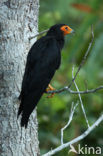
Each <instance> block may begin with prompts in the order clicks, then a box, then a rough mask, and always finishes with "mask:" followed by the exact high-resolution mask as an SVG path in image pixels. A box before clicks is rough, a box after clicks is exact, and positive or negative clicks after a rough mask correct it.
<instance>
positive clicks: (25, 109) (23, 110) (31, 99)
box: [17, 93, 42, 128]
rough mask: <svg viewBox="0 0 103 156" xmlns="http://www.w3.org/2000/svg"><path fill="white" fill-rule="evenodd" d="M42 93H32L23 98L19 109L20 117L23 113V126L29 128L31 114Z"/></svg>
mask: <svg viewBox="0 0 103 156" xmlns="http://www.w3.org/2000/svg"><path fill="white" fill-rule="evenodd" d="M41 96H42V93H39V94H37V93H35V94H34V93H31V94H29V95H28V96H26V97H23V98H21V103H20V107H19V110H18V115H17V116H18V117H19V115H20V114H21V116H22V117H21V127H25V128H27V125H28V121H29V117H30V114H31V113H32V112H33V110H34V109H35V107H36V105H37V103H38V102H39V100H40V98H41Z"/></svg>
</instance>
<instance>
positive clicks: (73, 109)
mask: <svg viewBox="0 0 103 156" xmlns="http://www.w3.org/2000/svg"><path fill="white" fill-rule="evenodd" d="M77 106H78V103H76V104H75V105H74V103H73V102H72V107H71V113H70V115H69V120H68V122H67V124H66V125H65V126H64V127H63V128H62V129H61V145H62V144H63V134H64V130H65V129H66V128H67V127H68V126H69V125H70V123H71V121H72V119H73V115H74V111H75V109H76V107H77Z"/></svg>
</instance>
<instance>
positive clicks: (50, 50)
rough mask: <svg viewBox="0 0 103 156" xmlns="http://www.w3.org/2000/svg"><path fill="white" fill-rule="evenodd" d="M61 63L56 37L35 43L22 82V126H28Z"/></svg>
mask: <svg viewBox="0 0 103 156" xmlns="http://www.w3.org/2000/svg"><path fill="white" fill-rule="evenodd" d="M59 65H60V51H59V48H58V46H57V43H56V40H55V39H53V38H44V39H43V40H39V41H37V42H36V44H34V45H33V47H32V48H31V50H30V52H29V54H28V57H27V64H26V69H25V74H24V78H23V82H22V91H21V105H20V108H19V112H18V115H19V114H20V113H21V112H22V121H21V125H22V126H26V123H27V122H28V118H29V116H30V114H31V113H32V111H33V109H34V108H35V106H36V105H37V103H38V101H39V99H40V97H41V96H42V94H43V93H44V92H45V89H46V88H47V86H48V84H49V82H50V80H51V79H52V77H53V75H54V73H55V71H56V69H57V68H58V67H59Z"/></svg>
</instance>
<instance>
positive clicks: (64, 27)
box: [60, 25, 73, 36]
mask: <svg viewBox="0 0 103 156" xmlns="http://www.w3.org/2000/svg"><path fill="white" fill-rule="evenodd" d="M60 30H62V31H63V33H64V36H65V35H67V34H70V33H72V32H73V29H71V28H70V27H69V26H68V25H64V26H62V27H61V28H60Z"/></svg>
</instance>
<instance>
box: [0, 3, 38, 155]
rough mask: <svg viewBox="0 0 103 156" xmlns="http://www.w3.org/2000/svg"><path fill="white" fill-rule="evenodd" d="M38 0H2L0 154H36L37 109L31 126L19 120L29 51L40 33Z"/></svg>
mask: <svg viewBox="0 0 103 156" xmlns="http://www.w3.org/2000/svg"><path fill="white" fill-rule="evenodd" d="M38 3H39V2H38V0H0V44H1V45H0V156H37V155H39V147H38V144H39V143H38V124H37V119H36V111H34V112H33V113H32V115H31V117H30V121H29V124H28V128H27V129H25V128H22V129H21V127H20V119H19V120H17V111H18V107H19V101H18V96H19V93H20V89H21V82H22V78H23V73H24V67H25V61H26V56H27V53H28V51H29V49H30V47H31V45H32V44H33V43H34V41H35V39H34V40H32V43H30V41H29V37H31V36H33V35H34V33H37V30H38V28H37V25H38V7H39V4H38Z"/></svg>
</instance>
